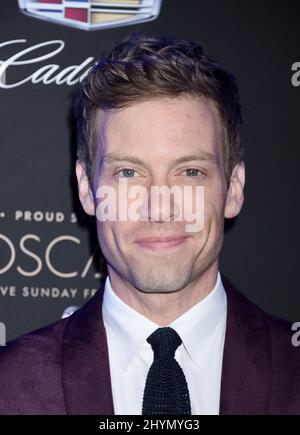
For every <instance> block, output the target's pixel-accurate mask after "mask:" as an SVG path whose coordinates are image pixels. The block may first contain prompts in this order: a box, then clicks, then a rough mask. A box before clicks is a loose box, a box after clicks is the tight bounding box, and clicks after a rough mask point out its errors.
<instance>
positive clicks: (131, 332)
mask: <svg viewBox="0 0 300 435" xmlns="http://www.w3.org/2000/svg"><path fill="white" fill-rule="evenodd" d="M102 312H103V321H104V324H105V327H106V329H107V328H108V331H109V334H110V337H111V339H112V340H113V342H114V345H115V346H116V347H117V349H120V361H121V364H122V366H123V368H124V369H126V368H127V367H128V365H129V364H130V362H131V361H132V359H133V358H134V356H135V355H136V354H137V353H138V352H139V351H140V349H141V348H142V346H143V345H144V343H145V342H146V339H147V337H148V336H149V335H150V334H152V332H154V331H155V330H156V329H157V328H160V327H161V326H160V325H157V324H156V323H154V322H152V321H151V320H150V319H148V318H147V317H145V316H143V315H142V314H140V313H139V312H137V311H135V310H134V309H133V308H131V307H130V306H129V305H127V304H126V303H125V302H123V301H122V300H121V299H120V298H119V297H118V296H117V295H116V293H115V292H114V291H113V289H112V287H111V284H110V279H109V277H108V276H107V278H106V281H105V288H104V295H103V305H102ZM226 312H227V301H226V293H225V290H224V287H223V283H222V280H221V276H220V273H219V272H218V276H217V281H216V284H215V286H214V288H213V290H212V291H211V292H210V293H209V294H208V296H206V297H205V298H204V299H202V300H201V301H200V302H198V303H197V304H196V305H194V306H193V307H192V308H190V309H189V310H188V311H186V312H185V313H183V314H182V315H181V316H180V317H178V318H177V319H176V320H174V321H173V322H172V323H171V324H169V325H168V326H170V327H172V328H173V329H175V331H176V332H177V333H178V334H179V335H180V337H181V340H182V342H183V345H184V347H185V349H186V351H187V353H188V354H189V356H190V357H191V359H192V360H193V361H194V362H195V363H196V364H198V365H201V363H202V361H203V359H205V355H206V353H207V351H208V350H209V347H210V346H209V344H210V343H212V342H213V338H214V335H215V334H216V333H217V331H219V330H220V327H224V328H225V324H226Z"/></svg>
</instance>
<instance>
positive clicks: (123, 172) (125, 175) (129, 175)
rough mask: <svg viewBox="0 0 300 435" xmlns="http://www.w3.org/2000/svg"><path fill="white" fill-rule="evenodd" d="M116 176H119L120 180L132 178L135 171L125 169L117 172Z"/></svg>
mask: <svg viewBox="0 0 300 435" xmlns="http://www.w3.org/2000/svg"><path fill="white" fill-rule="evenodd" d="M118 174H119V176H120V178H132V177H134V174H135V170H134V169H129V168H125V169H121V171H119V172H118Z"/></svg>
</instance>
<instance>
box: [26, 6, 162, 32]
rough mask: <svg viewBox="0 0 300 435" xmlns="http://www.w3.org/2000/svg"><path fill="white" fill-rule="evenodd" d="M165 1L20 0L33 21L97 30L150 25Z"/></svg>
mask: <svg viewBox="0 0 300 435" xmlns="http://www.w3.org/2000/svg"><path fill="white" fill-rule="evenodd" d="M161 3H162V0H104V1H101V0H19V6H20V9H21V11H22V12H24V13H25V14H27V15H30V16H32V17H36V18H41V19H43V20H47V21H52V22H54V23H60V24H64V25H65V26H72V27H77V28H79V29H84V30H97V29H104V28H107V27H119V26H125V25H129V24H136V23H142V22H145V21H151V20H154V19H155V18H157V17H158V15H159V12H160V7H161Z"/></svg>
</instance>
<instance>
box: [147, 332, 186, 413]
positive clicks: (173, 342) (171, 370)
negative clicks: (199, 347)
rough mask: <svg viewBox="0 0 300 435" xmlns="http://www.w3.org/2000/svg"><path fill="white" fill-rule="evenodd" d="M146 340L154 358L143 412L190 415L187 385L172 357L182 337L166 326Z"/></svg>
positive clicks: (148, 377)
mask: <svg viewBox="0 0 300 435" xmlns="http://www.w3.org/2000/svg"><path fill="white" fill-rule="evenodd" d="M147 341H148V343H150V344H151V347H152V349H153V352H154V360H153V363H152V365H151V367H150V369H149V372H148V375H147V379H146V385H145V390H144V397H143V410H142V415H161V414H169V415H185V414H186V415H190V414H191V405H190V396H189V390H188V386H187V383H186V379H185V376H184V373H183V371H182V368H181V367H180V365H179V364H178V362H177V361H176V359H175V358H174V356H175V351H176V349H177V347H178V346H179V345H180V344H181V343H182V341H181V338H180V337H179V335H178V334H177V332H176V331H175V330H174V329H172V328H169V327H166V328H158V329H156V331H154V332H153V334H151V335H150V336H149V337H148V338H147Z"/></svg>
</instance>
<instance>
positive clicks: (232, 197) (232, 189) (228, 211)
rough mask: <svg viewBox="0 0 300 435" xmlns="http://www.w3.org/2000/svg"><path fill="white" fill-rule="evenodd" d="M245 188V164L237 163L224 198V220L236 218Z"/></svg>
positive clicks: (242, 201) (241, 204) (240, 207)
mask: <svg viewBox="0 0 300 435" xmlns="http://www.w3.org/2000/svg"><path fill="white" fill-rule="evenodd" d="M244 186H245V163H244V162H240V163H238V164H237V165H236V166H235V167H234V169H233V171H232V175H231V178H230V185H229V189H228V192H227V196H226V204H225V218H227V219H231V218H234V217H236V216H237V215H238V214H239V212H240V211H241V209H242V206H243V203H244Z"/></svg>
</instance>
